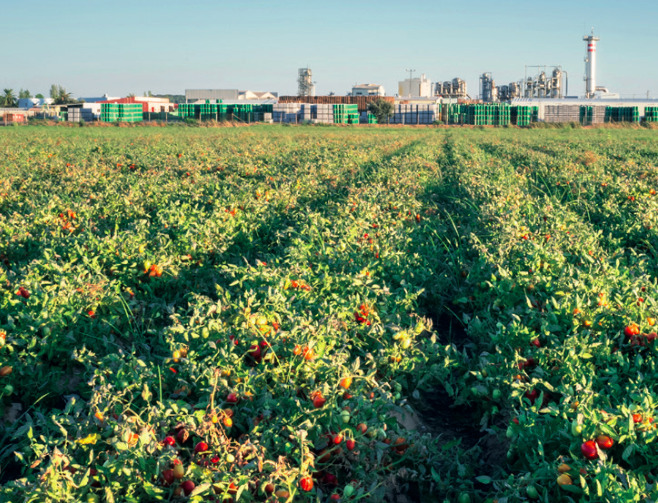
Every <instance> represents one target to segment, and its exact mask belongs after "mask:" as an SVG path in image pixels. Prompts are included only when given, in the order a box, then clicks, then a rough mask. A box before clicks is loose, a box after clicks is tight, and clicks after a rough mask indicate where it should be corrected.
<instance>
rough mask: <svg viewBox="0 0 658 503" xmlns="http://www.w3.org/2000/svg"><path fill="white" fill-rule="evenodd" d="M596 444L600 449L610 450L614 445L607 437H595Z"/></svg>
mask: <svg viewBox="0 0 658 503" xmlns="http://www.w3.org/2000/svg"><path fill="white" fill-rule="evenodd" d="M596 443H597V444H598V446H599V447H600V448H601V449H610V448H611V447H612V446H613V444H614V440H612V439H611V438H610V437H609V436H608V435H599V436H598V437H596Z"/></svg>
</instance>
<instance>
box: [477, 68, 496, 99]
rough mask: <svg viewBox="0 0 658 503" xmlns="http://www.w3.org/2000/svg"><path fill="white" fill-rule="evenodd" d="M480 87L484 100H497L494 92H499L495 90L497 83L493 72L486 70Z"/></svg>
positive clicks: (481, 77)
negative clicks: (492, 74)
mask: <svg viewBox="0 0 658 503" xmlns="http://www.w3.org/2000/svg"><path fill="white" fill-rule="evenodd" d="M480 88H481V90H482V92H481V93H480V96H481V97H482V101H495V97H494V94H497V93H496V92H495V89H496V83H495V81H494V80H493V77H492V76H491V73H489V72H486V73H483V74H482V75H481V76H480Z"/></svg>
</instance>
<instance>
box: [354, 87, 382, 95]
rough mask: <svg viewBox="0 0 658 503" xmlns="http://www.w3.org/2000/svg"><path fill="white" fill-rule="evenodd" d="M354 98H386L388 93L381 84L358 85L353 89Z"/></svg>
mask: <svg viewBox="0 0 658 503" xmlns="http://www.w3.org/2000/svg"><path fill="white" fill-rule="evenodd" d="M352 96H386V91H384V86H380V85H379V84H358V85H356V86H354V87H352Z"/></svg>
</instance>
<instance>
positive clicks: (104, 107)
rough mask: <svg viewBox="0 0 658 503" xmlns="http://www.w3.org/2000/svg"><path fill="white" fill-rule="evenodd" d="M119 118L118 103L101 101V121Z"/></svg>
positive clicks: (111, 120)
mask: <svg viewBox="0 0 658 503" xmlns="http://www.w3.org/2000/svg"><path fill="white" fill-rule="evenodd" d="M118 119H119V104H118V103H101V121H102V122H116V121H117V120H118Z"/></svg>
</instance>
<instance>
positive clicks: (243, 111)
mask: <svg viewBox="0 0 658 503" xmlns="http://www.w3.org/2000/svg"><path fill="white" fill-rule="evenodd" d="M228 113H229V114H232V116H233V119H234V120H239V121H242V122H253V120H254V106H253V105H251V104H244V105H229V106H228Z"/></svg>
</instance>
